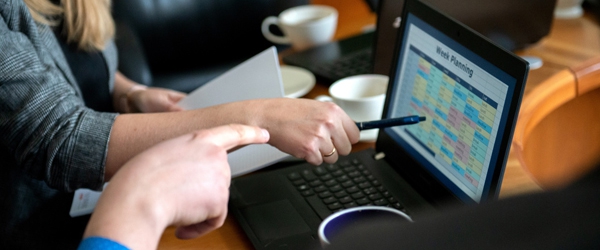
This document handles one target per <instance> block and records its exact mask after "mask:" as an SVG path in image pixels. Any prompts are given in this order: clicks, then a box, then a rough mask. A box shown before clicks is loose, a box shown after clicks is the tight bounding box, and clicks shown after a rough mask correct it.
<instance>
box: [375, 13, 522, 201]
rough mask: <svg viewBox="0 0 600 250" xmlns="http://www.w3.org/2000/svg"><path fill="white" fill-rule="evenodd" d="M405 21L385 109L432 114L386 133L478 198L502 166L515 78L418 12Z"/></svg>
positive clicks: (444, 179) (459, 192)
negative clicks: (502, 152) (503, 146)
mask: <svg viewBox="0 0 600 250" xmlns="http://www.w3.org/2000/svg"><path fill="white" fill-rule="evenodd" d="M405 22H406V23H405V25H406V28H405V29H404V35H403V41H402V43H401V44H402V45H401V48H400V49H399V50H398V51H399V52H398V53H399V56H397V57H395V58H398V59H397V60H398V61H397V62H396V64H394V65H396V66H397V67H398V68H397V69H396V70H395V71H393V72H396V75H394V76H391V77H390V80H391V81H395V83H394V84H391V86H392V89H391V90H390V91H389V92H388V99H389V100H388V102H389V103H388V109H387V114H384V116H385V117H400V116H407V115H420V116H425V117H426V118H427V120H426V121H425V122H421V123H419V124H416V125H410V126H402V127H394V128H388V129H386V133H387V134H389V135H390V137H391V138H392V139H393V140H394V141H396V143H398V144H399V145H400V147H401V148H403V149H404V150H405V151H406V152H408V153H409V154H410V155H411V156H412V157H413V158H414V159H415V160H416V161H417V162H419V163H420V165H422V166H424V167H425V168H426V169H427V170H428V171H429V172H430V173H431V174H432V175H433V176H434V177H435V178H436V179H438V180H439V181H440V182H441V183H442V184H443V185H444V186H446V187H447V188H448V190H450V191H451V192H452V193H453V194H454V195H455V196H457V197H458V198H460V199H461V200H463V201H475V202H480V201H481V200H482V196H484V194H486V193H487V192H488V189H489V188H490V185H491V181H492V175H493V173H494V168H495V167H501V166H495V165H497V164H496V162H497V158H498V152H499V150H500V147H501V140H502V138H503V136H509V135H505V134H504V133H506V130H504V129H503V128H505V127H506V126H507V124H506V122H507V117H508V116H509V107H508V106H507V105H510V102H507V100H512V98H513V96H512V95H513V93H514V88H515V86H516V82H517V79H515V78H514V77H511V75H509V74H508V73H506V72H504V71H502V70H501V69H500V68H498V67H496V66H494V65H493V64H492V63H490V62H488V61H486V60H485V59H484V58H482V57H481V56H479V55H477V54H476V53H474V52H473V51H472V50H470V49H469V48H466V47H465V46H463V45H461V44H460V43H459V42H457V41H455V40H453V39H452V38H451V37H449V36H447V35H445V34H444V33H443V32H441V31H439V30H437V29H436V28H434V27H433V26H431V25H429V24H428V23H426V22H425V21H423V20H422V19H420V18H419V17H417V16H415V15H413V14H411V13H408V15H407V17H406V20H405ZM484 199H485V198H484Z"/></svg>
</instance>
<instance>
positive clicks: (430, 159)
mask: <svg viewBox="0 0 600 250" xmlns="http://www.w3.org/2000/svg"><path fill="white" fill-rule="evenodd" d="M402 19H403V20H404V21H403V22H402V24H401V26H400V28H399V30H398V31H399V33H398V39H397V41H396V46H395V47H396V48H395V50H394V52H393V55H392V58H391V59H390V65H391V69H392V70H391V74H390V80H389V84H388V89H387V95H386V96H387V97H386V101H385V105H384V111H383V117H382V118H383V119H387V118H392V117H403V116H410V115H418V116H424V117H426V119H425V121H422V122H419V123H417V124H413V125H406V126H399V127H390V128H384V129H380V130H379V134H378V137H377V141H376V145H375V146H376V148H375V149H367V150H363V151H358V152H354V153H351V154H350V155H348V156H341V157H340V158H339V160H338V162H337V163H336V164H323V165H320V166H312V165H310V164H308V163H300V164H293V165H292V166H285V167H283V166H282V165H283V164H284V163H280V164H281V165H279V168H275V169H273V168H271V169H272V170H269V171H261V172H258V173H252V174H249V175H246V176H241V177H237V178H234V179H233V180H232V183H231V188H230V191H231V196H230V202H229V212H230V213H231V214H232V215H233V216H235V218H236V219H237V221H238V222H239V224H240V225H241V227H242V228H243V230H244V232H245V233H246V234H247V236H248V238H249V239H250V241H251V242H252V244H253V245H254V247H255V248H256V249H316V248H317V247H318V246H319V240H318V236H317V235H318V234H317V229H318V226H319V224H320V223H321V221H322V220H324V219H325V218H326V217H327V216H329V215H330V214H332V213H334V212H336V211H338V210H342V209H345V208H350V207H355V206H362V205H377V206H389V207H393V208H396V209H399V210H402V211H404V212H406V213H407V214H408V215H409V216H411V217H412V219H413V220H414V221H419V220H420V219H422V218H424V217H426V216H429V215H431V213H439V212H440V211H443V209H444V208H446V207H449V206H452V205H464V204H473V205H476V204H478V203H481V202H485V201H489V200H494V199H496V198H497V196H498V192H499V189H500V184H501V179H502V176H503V172H504V168H505V165H506V160H507V157H508V153H509V149H510V142H511V140H512V135H513V131H514V127H515V123H516V118H517V115H518V111H519V107H520V103H521V99H522V95H523V87H524V84H525V81H526V78H527V73H528V65H527V63H526V62H525V61H524V60H522V59H521V58H520V57H518V56H516V55H514V54H513V53H512V52H510V51H507V50H505V49H503V48H502V47H500V46H498V45H495V44H494V43H492V42H491V41H490V40H489V39H487V38H485V37H484V36H482V35H480V34H479V33H477V32H475V31H474V30H472V29H470V28H468V27H467V26H464V25H462V24H461V23H459V22H458V21H456V20H455V19H452V18H451V17H448V16H447V15H444V14H443V13H441V12H439V11H436V10H435V9H434V8H432V7H430V6H429V5H427V4H424V3H422V2H419V1H417V0H407V1H406V5H405V7H404V13H403V18H402ZM285 164H289V163H285ZM462 240H468V239H462Z"/></svg>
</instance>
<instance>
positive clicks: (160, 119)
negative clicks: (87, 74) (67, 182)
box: [105, 100, 263, 180]
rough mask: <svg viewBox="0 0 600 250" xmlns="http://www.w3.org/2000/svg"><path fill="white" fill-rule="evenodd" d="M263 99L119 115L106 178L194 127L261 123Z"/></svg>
mask: <svg viewBox="0 0 600 250" xmlns="http://www.w3.org/2000/svg"><path fill="white" fill-rule="evenodd" d="M262 102H263V101H262V100H256V101H246V102H235V103H228V104H223V105H217V106H212V107H208V108H203V109H196V110H188V111H180V112H166V113H148V114H123V115H119V116H118V117H117V118H116V120H115V123H114V125H113V129H112V132H111V136H110V141H109V147H108V156H107V160H106V168H105V169H106V171H105V178H106V180H109V179H110V177H112V175H114V173H116V171H117V170H118V169H119V167H120V166H122V165H123V164H124V163H125V162H127V161H128V160H129V159H130V158H132V157H133V156H135V155H137V154H139V153H140V152H142V151H143V150H145V149H147V148H149V147H151V146H153V145H155V144H157V143H159V142H162V141H164V140H168V139H170V138H173V137H176V136H179V135H182V134H186V133H189V132H192V131H195V130H199V129H205V128H212V127H216V126H219V125H226V124H232V123H237V124H246V125H258V123H259V121H258V118H257V117H261V115H259V114H258V112H259V111H258V110H260V108H258V106H259V105H260V104H259V103H262Z"/></svg>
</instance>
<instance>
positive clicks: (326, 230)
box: [318, 206, 412, 248]
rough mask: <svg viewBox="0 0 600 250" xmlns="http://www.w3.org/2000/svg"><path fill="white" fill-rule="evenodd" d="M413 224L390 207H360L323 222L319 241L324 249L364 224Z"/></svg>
mask: <svg viewBox="0 0 600 250" xmlns="http://www.w3.org/2000/svg"><path fill="white" fill-rule="evenodd" d="M377 221H379V222H391V223H396V222H397V223H405V222H412V219H411V218H410V216H408V215H407V214H405V213H403V212H401V211H399V210H396V209H393V208H389V207H381V206H359V207H354V208H349V209H344V210H341V211H339V212H336V213H334V214H332V215H330V216H328V217H327V218H325V220H323V222H321V224H320V225H319V231H318V233H319V241H320V242H321V246H322V247H323V248H325V247H327V246H328V245H330V244H331V240H332V239H335V237H336V236H338V235H340V234H343V233H344V231H345V230H347V229H351V228H352V227H355V226H358V225H361V224H363V223H369V222H372V223H376V222H377Z"/></svg>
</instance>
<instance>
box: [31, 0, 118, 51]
mask: <svg viewBox="0 0 600 250" xmlns="http://www.w3.org/2000/svg"><path fill="white" fill-rule="evenodd" d="M24 2H25V4H27V7H29V12H30V13H31V15H32V17H33V19H34V20H35V21H36V22H38V23H42V24H46V25H51V26H56V25H58V24H59V23H60V21H61V20H62V21H63V28H62V32H63V33H64V34H66V36H67V42H68V43H75V44H77V47H78V48H79V49H82V50H85V51H100V50H103V49H104V47H105V46H106V42H107V41H108V40H110V39H111V38H112V37H113V36H114V34H115V24H114V21H113V19H112V16H111V13H110V0H60V6H57V5H55V4H53V3H52V2H50V1H49V0H24Z"/></svg>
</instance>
